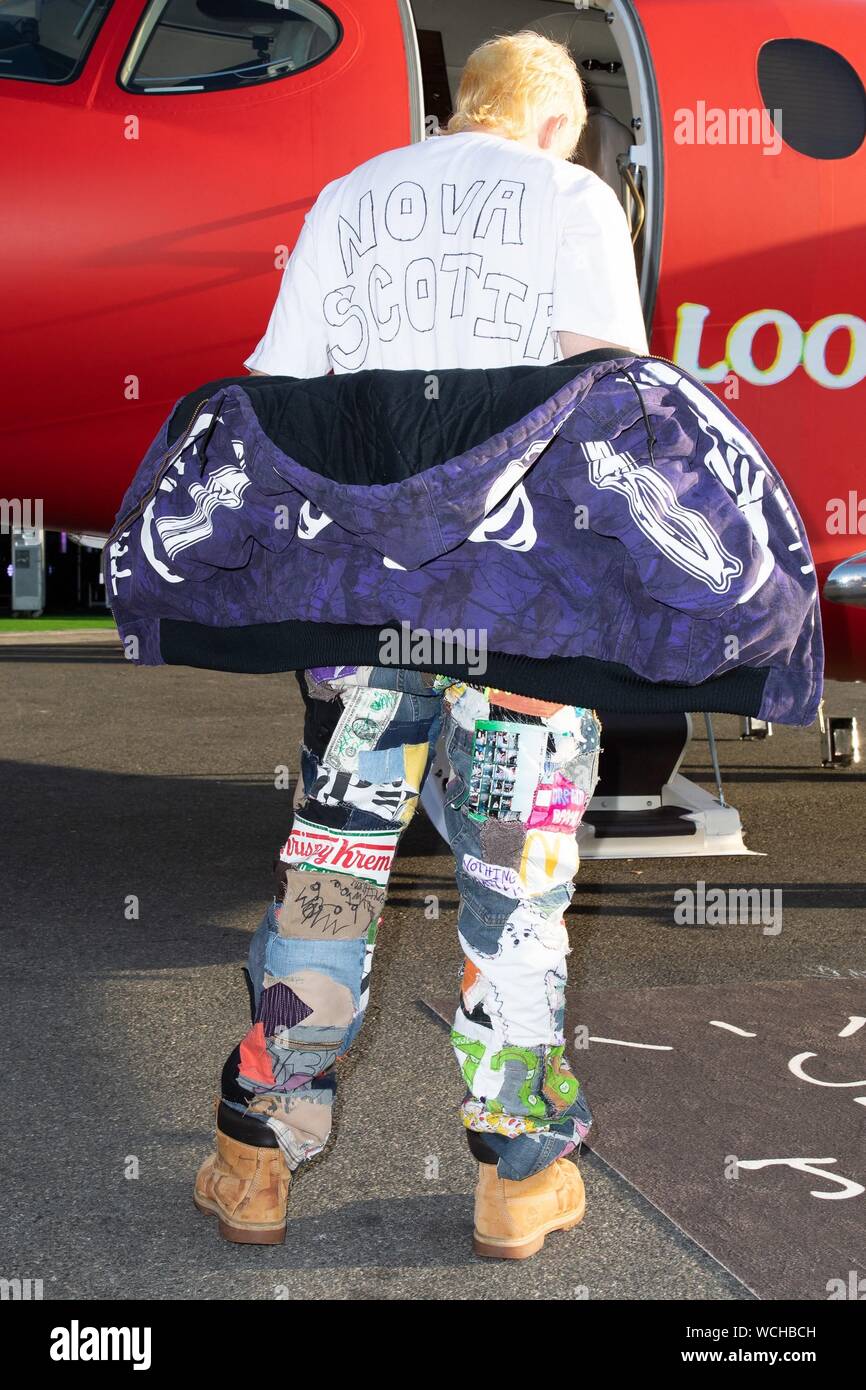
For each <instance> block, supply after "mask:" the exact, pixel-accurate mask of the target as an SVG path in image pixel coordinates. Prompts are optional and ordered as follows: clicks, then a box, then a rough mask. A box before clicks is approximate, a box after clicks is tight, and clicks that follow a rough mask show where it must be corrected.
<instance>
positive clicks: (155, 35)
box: [0, 0, 342, 93]
mask: <svg viewBox="0 0 866 1390" xmlns="http://www.w3.org/2000/svg"><path fill="white" fill-rule="evenodd" d="M0 4H2V0H0ZM341 33H342V30H341V28H340V24H339V21H338V20H337V19H336V17H335V16H334V15H332V14H331V12H330V10H326V9H325V7H324V6H323V5H320V4H318V3H317V0H152V3H151V4H150V6H149V7H148V9H147V10H146V11H145V13H144V15H143V16H142V19H141V22H140V24H139V26H138V29H137V30H136V33H135V34H134V36H133V39H132V43H131V44H130V47H129V50H128V52H127V54H126V57H125V58H124V61H123V63H122V65H121V69H120V73H119V75H118V81H119V83H120V85H121V87H125V88H126V89H127V90H128V91H133V92H149V93H158V92H172V93H177V92H218V91H225V90H226V89H228V88H231V87H251V86H254V85H256V84H258V83H260V82H273V81H274V80H275V79H277V78H280V77H288V76H289V75H290V74H291V73H294V72H301V71H302V70H303V69H304V68H309V67H312V65H313V64H314V63H318V62H320V61H321V60H322V58H325V57H327V55H328V54H329V53H330V52H331V51H332V50H333V49H334V48H335V47H336V45H337V43H338V42H339V39H340V35H341Z"/></svg>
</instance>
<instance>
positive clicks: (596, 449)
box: [580, 439, 743, 594]
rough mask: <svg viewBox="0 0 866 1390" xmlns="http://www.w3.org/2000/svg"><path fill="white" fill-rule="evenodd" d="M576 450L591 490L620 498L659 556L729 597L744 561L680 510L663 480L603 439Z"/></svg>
mask: <svg viewBox="0 0 866 1390" xmlns="http://www.w3.org/2000/svg"><path fill="white" fill-rule="evenodd" d="M580 447H581V450H582V452H583V455H584V458H585V459H586V460H587V462H588V464H589V481H590V482H591V483H592V485H593V487H595V488H599V489H601V490H605V489H607V488H612V489H613V490H614V492H618V493H620V494H621V495H622V496H623V497H624V498H625V500H626V502H627V503H628V509H629V512H630V513H631V517H632V520H633V521H634V523H635V525H636V526H639V527H640V529H641V531H643V533H644V535H645V536H646V537H647V539H648V540H650V541H652V543H653V545H654V546H655V547H656V549H657V550H660V551H661V552H662V554H663V555H666V556H667V558H668V559H669V560H670V561H671V562H672V563H673V564H675V565H676V566H677V567H678V568H679V569H681V570H685V571H686V573H687V574H690V575H691V576H692V578H693V579H699V580H700V581H701V583H702V584H706V586H707V588H708V589H712V591H713V593H714V594H726V593H727V592H728V590H729V589H730V587H731V580H732V579H736V578H737V576H738V575H740V574H742V572H743V565H742V561H740V560H738V559H737V557H736V555H732V554H731V553H730V551H728V550H726V549H725V547H724V546H723V545H722V542H721V539H720V538H719V536H718V533H717V532H716V531H715V530H714V529H713V527H712V526H711V525H710V523H709V522H708V521H707V519H706V517H703V516H701V514H700V512H696V511H693V510H692V508H691V507H684V506H683V505H682V503H681V502H680V501H679V499H678V498H677V495H676V493H675V492H674V489H673V487H672V486H671V484H670V483H669V482H668V480H667V478H665V477H663V475H662V474H661V473H659V471H658V470H657V469H656V468H654V467H653V465H652V464H650V463H637V462H636V461H635V459H634V458H633V457H632V455H631V454H629V453H622V454H616V453H614V450H613V446H612V445H611V444H609V443H608V442H607V440H605V439H594V440H591V441H589V442H588V443H586V444H581V446H580Z"/></svg>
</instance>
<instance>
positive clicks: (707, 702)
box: [159, 618, 771, 716]
mask: <svg viewBox="0 0 866 1390" xmlns="http://www.w3.org/2000/svg"><path fill="white" fill-rule="evenodd" d="M393 628H394V629H396V631H397V632H398V633H399V630H400V625H399V623H394V624H393ZM388 630H389V625H387V624H385V625H383V626H381V627H361V626H359V625H354V624H341V623H303V622H294V621H288V622H283V623H251V624H249V625H248V626H246V627H208V626H206V625H205V624H204V623H187V622H181V621H179V620H178V619H176V618H163V619H162V620H161V621H160V624H159V640H160V654H161V656H162V659H163V661H164V662H165V663H166V664H167V665H169V666H198V667H202V668H204V669H205V670H208V671H241V672H244V673H246V674H247V675H273V674H276V673H277V672H279V671H304V670H307V669H309V668H310V667H314V666H379V665H382V661H381V651H382V639H383V634H384V633H385V632H387V631H388ZM486 660H487V664H486V668H485V670H484V672H483V674H481V675H479V673H478V672H477V671H475V670H473V669H472V668H470V667H469V666H467V665H465V664H456V665H448V664H447V663H442V664H439V665H436V666H429V665H423V664H419V663H414V662H407V663H406V666H407V668H411V669H413V670H416V671H436V672H439V673H441V674H442V675H445V676H454V677H455V678H457V679H461V680H466V681H469V682H471V683H472V684H474V685H492V686H496V687H497V688H498V689H500V690H508V691H510V692H511V694H513V695H527V696H530V697H532V698H534V699H539V700H555V701H556V700H558V701H560V702H561V703H562V704H566V705H581V706H583V707H585V708H587V709H598V710H607V711H608V712H609V713H611V714H665V713H671V712H678V713H685V712H687V711H690V710H691V711H706V712H708V713H715V714H743V715H745V714H751V715H755V716H757V715H759V714H760V710H761V701H762V699H763V694H764V686H765V685H766V682H767V678H768V676H769V674H770V669H771V668H770V667H767V666H765V667H762V668H757V667H748V666H743V667H740V668H739V669H738V670H736V671H728V672H726V673H725V674H724V675H721V676H713V677H712V678H711V679H710V680H706V681H702V682H701V683H700V684H699V685H685V684H679V683H673V682H666V681H648V680H646V679H645V678H644V677H643V676H639V675H638V674H637V673H636V672H635V671H632V670H631V669H630V668H629V667H628V666H622V665H619V664H618V663H617V662H613V661H597V660H595V659H594V658H593V657H589V656H576V657H560V656H549V657H545V658H544V659H543V660H539V659H537V658H535V657H529V656H511V655H509V654H508V653H506V652H488V653H487V654H486Z"/></svg>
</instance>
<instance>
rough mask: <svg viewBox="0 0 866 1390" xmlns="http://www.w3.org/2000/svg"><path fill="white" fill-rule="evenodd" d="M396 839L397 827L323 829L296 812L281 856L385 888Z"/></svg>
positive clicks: (284, 859) (285, 860)
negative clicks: (387, 828)
mask: <svg viewBox="0 0 866 1390" xmlns="http://www.w3.org/2000/svg"><path fill="white" fill-rule="evenodd" d="M399 839H400V832H399V830H384V831H378V830H374V831H360V830H359V831H352V830H325V829H323V828H322V827H321V826H318V825H312V824H311V823H310V822H309V821H305V820H302V819H301V818H300V817H299V816H296V817H295V823H294V825H293V826H292V829H291V833H290V834H289V838H288V840H287V841H286V843H285V844H284V845H283V847H282V849H281V850H280V859H281V861H282V862H283V863H284V864H293V865H295V866H301V865H303V866H305V867H306V868H308V869H323V870H326V871H327V872H329V873H334V874H353V875H354V876H355V877H356V878H366V879H369V880H370V882H371V883H378V884H379V886H380V887H382V888H384V886H385V885H386V884H387V882H388V875H389V874H390V872H391V865H392V864H393V862H394V855H395V853H396V851H397V843H398V841H399Z"/></svg>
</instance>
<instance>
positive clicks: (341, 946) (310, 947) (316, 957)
mask: <svg viewBox="0 0 866 1390" xmlns="http://www.w3.org/2000/svg"><path fill="white" fill-rule="evenodd" d="M366 945H367V943H366V941H365V940H364V939H363V938H361V939H360V940H357V941H307V940H303V939H302V938H300V937H293V936H292V937H289V936H279V935H278V934H277V931H276V918H274V930H273V932H272V934H271V935H270V936H269V939H268V943H267V949H266V952H265V969H266V971H267V973H268V974H269V975H272V976H274V977H275V978H278V979H283V980H284V979H286V978H287V977H288V976H292V975H297V973H298V972H299V971H301V970H315V971H318V972H320V973H321V974H322V975H327V976H328V977H329V978H330V979H332V980H335V981H336V982H337V983H338V984H341V985H345V987H346V988H347V989H348V990H349V991H350V992H351V995H352V1000H353V1002H354V1006H355V1008H356V1009H357V1007H358V1000H359V999H360V996H361V974H362V969H363V965H364V956H365V954H366Z"/></svg>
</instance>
